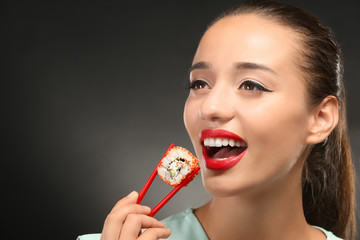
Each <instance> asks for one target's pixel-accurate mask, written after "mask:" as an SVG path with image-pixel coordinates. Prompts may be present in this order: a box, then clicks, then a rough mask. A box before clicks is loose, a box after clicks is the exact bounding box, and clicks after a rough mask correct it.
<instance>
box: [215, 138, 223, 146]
mask: <svg viewBox="0 0 360 240" xmlns="http://www.w3.org/2000/svg"><path fill="white" fill-rule="evenodd" d="M215 146H216V147H221V146H222V140H221V138H217V139H215Z"/></svg>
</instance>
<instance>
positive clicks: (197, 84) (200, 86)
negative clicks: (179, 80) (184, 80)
mask: <svg viewBox="0 0 360 240" xmlns="http://www.w3.org/2000/svg"><path fill="white" fill-rule="evenodd" d="M203 88H210V87H209V85H208V84H207V83H206V82H205V81H202V80H195V81H193V82H191V83H190V89H203Z"/></svg>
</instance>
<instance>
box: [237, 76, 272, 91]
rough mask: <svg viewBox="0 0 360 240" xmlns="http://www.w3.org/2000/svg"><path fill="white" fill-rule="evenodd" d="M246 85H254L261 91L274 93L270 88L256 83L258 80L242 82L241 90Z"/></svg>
mask: <svg viewBox="0 0 360 240" xmlns="http://www.w3.org/2000/svg"><path fill="white" fill-rule="evenodd" d="M244 83H252V84H254V85H255V86H256V87H257V88H258V90H259V91H263V92H272V90H270V89H269V88H268V87H266V86H265V85H264V84H262V83H260V82H258V81H256V80H252V79H245V80H243V81H241V83H240V86H239V88H241V86H242V85H243V84H244Z"/></svg>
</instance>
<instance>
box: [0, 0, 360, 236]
mask: <svg viewBox="0 0 360 240" xmlns="http://www.w3.org/2000/svg"><path fill="white" fill-rule="evenodd" d="M236 2H237V1H230V0H226V1H225V0H222V1H188V2H186V1H176V2H175V1H174V2H173V1H168V2H165V3H164V2H158V1H143V2H138V1H131V2H122V1H88V2H86V1H84V2H83V3H81V2H77V1H73V2H66V1H48V2H45V3H44V2H42V3H36V2H33V1H22V2H21V1H20V2H19V1H5V2H4V1H3V2H2V3H1V10H0V13H1V14H0V15H1V18H2V21H1V23H2V26H3V28H2V29H3V31H2V40H3V41H4V43H3V45H2V47H3V50H2V54H1V55H2V58H3V69H4V70H3V71H2V74H3V77H2V81H1V82H2V87H1V90H2V97H3V101H2V102H3V103H4V104H3V114H2V116H3V117H2V118H1V123H2V130H1V131H2V134H1V135H2V136H3V138H2V139H3V144H2V146H3V151H2V152H3V159H2V163H3V166H4V167H3V168H2V171H3V174H1V175H2V183H3V184H2V185H3V193H4V194H3V200H2V202H3V204H2V208H3V214H2V216H3V217H4V221H5V223H6V225H5V230H7V231H8V232H9V233H10V234H12V235H14V236H17V237H16V238H20V237H31V238H33V237H34V236H36V238H37V239H42V238H48V239H75V238H76V236H77V235H79V234H84V233H91V232H100V231H101V228H102V224H103V221H104V219H105V217H106V215H107V213H108V212H109V211H110V210H111V208H112V207H113V205H114V204H115V203H116V201H117V200H119V199H120V198H122V197H123V196H125V195H127V194H128V193H129V192H131V191H132V190H137V191H140V189H141V188H142V186H143V184H144V183H145V181H146V180H147V178H148V177H149V175H150V173H151V171H152V170H153V168H154V167H155V165H156V163H157V162H158V161H159V160H160V158H161V156H162V155H163V153H164V151H165V150H166V149H167V147H168V146H169V144H170V143H172V142H173V143H175V144H176V145H181V146H184V147H186V148H189V149H190V150H191V151H192V146H191V143H190V140H189V138H188V136H187V133H186V130H185V128H184V126H183V120H182V111H183V105H184V102H185V99H186V96H187V90H186V89H185V88H184V82H185V81H187V80H188V75H187V71H188V68H189V66H190V64H191V61H192V57H193V54H194V52H195V49H196V46H197V43H198V41H199V40H200V37H201V35H202V32H203V31H204V28H205V26H206V25H207V24H208V23H209V22H210V21H211V20H212V19H213V18H214V17H215V16H216V15H218V14H219V13H220V12H221V11H222V10H224V9H226V8H227V7H229V6H232V5H233V4H234V3H236ZM286 2H287V3H291V4H294V5H296V6H299V7H302V8H304V9H306V10H308V11H310V12H311V13H313V14H315V15H317V16H319V17H320V18H322V19H323V20H324V22H326V23H327V24H328V25H330V26H331V27H332V28H333V30H334V31H335V33H336V36H337V39H338V40H339V42H340V43H341V45H342V47H343V52H344V56H345V79H346V84H347V85H346V88H347V91H348V102H349V104H348V111H349V112H348V121H349V129H350V137H351V144H352V148H353V155H354V161H355V164H356V165H357V166H358V164H357V161H358V160H359V158H360V150H359V149H360V148H359V147H360V124H359V123H360V114H359V110H358V109H359V103H360V95H359V94H358V91H359V90H360V83H359V75H360V71H359V62H360V57H359V55H360V54H359V53H360V46H359V42H360V32H359V28H358V24H359V22H360V16H359V15H358V12H359V10H360V8H359V4H358V2H357V1H355V0H353V1H350V0H347V1H309V0H307V1H299V0H289V1H286ZM357 172H359V168H358V167H357ZM169 191H170V188H169V187H168V186H167V185H166V184H165V183H162V182H161V181H160V180H159V179H158V178H157V180H156V181H155V182H154V184H153V186H152V187H151V188H150V190H149V192H148V194H147V195H146V197H145V199H144V201H143V202H144V204H148V205H150V206H155V204H156V203H157V202H158V201H159V200H161V199H162V197H163V196H165V195H166V194H167V193H168V192H169ZM208 198H209V197H208V195H207V194H206V192H205V191H204V190H203V188H202V185H201V179H200V178H197V179H196V180H194V182H193V183H192V184H191V185H190V186H189V187H187V188H186V189H183V190H181V192H180V193H179V194H177V195H176V196H175V197H174V198H173V199H172V200H171V202H169V203H168V204H167V205H166V206H165V207H164V208H163V209H162V210H161V211H160V212H159V213H158V215H157V217H158V218H160V219H161V218H163V217H166V216H168V215H170V214H173V213H175V212H178V211H181V210H183V209H185V208H187V207H190V206H191V207H197V206H199V205H201V204H202V203H204V202H206V201H207V199H208ZM12 235H10V236H12Z"/></svg>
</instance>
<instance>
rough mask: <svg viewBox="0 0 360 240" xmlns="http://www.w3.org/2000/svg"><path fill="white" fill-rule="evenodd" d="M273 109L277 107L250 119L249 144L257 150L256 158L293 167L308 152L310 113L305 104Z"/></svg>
mask: <svg viewBox="0 0 360 240" xmlns="http://www.w3.org/2000/svg"><path fill="white" fill-rule="evenodd" d="M294 102H295V101H294ZM299 102H301V101H299ZM273 106H277V107H275V108H272V109H271V108H270V109H269V108H268V109H267V110H265V109H257V111H253V112H252V113H250V114H249V115H248V116H247V120H246V121H247V124H246V126H247V127H246V128H245V131H246V134H247V133H248V141H249V144H253V145H254V146H255V153H254V154H256V155H257V156H261V157H259V158H260V159H268V160H271V162H270V164H274V163H276V162H283V163H284V164H290V165H293V164H295V163H296V161H297V159H298V158H299V156H300V155H301V153H302V151H303V150H304V148H305V141H306V128H307V121H306V116H307V113H306V109H305V107H304V106H303V105H302V104H291V103H290V104H289V103H287V102H286V101H283V104H275V105H273ZM260 111H261V112H262V114H259V112H260ZM249 112H250V111H249ZM250 147H251V146H250ZM256 158H257V157H256Z"/></svg>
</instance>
